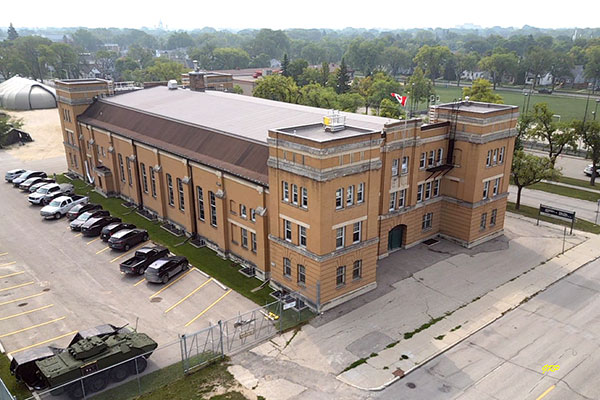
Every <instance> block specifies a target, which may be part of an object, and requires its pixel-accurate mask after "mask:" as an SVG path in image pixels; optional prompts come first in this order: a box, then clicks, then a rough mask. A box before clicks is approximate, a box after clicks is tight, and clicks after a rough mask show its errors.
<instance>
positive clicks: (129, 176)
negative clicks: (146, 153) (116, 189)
mask: <svg viewBox="0 0 600 400" xmlns="http://www.w3.org/2000/svg"><path fill="white" fill-rule="evenodd" d="M127 180H128V181H129V186H132V185H133V179H132V177H131V159H130V158H129V157H127Z"/></svg>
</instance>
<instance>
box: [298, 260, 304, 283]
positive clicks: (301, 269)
mask: <svg viewBox="0 0 600 400" xmlns="http://www.w3.org/2000/svg"><path fill="white" fill-rule="evenodd" d="M298 285H300V286H305V285H306V268H304V265H300V264H298Z"/></svg>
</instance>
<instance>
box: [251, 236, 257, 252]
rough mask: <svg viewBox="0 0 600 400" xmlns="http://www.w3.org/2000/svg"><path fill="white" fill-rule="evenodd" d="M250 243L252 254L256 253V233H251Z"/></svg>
mask: <svg viewBox="0 0 600 400" xmlns="http://www.w3.org/2000/svg"><path fill="white" fill-rule="evenodd" d="M250 242H251V243H250V244H251V245H252V252H253V253H256V233H254V232H250Z"/></svg>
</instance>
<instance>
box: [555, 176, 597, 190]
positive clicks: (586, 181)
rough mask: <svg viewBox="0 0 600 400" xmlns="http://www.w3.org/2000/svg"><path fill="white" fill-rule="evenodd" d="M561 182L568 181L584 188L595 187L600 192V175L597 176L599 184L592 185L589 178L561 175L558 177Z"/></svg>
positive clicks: (569, 183)
mask: <svg viewBox="0 0 600 400" xmlns="http://www.w3.org/2000/svg"><path fill="white" fill-rule="evenodd" d="M557 182H560V183H566V184H567V185H573V186H580V187H582V188H587V189H594V190H597V191H599V192H600V177H598V176H597V177H596V183H597V185H595V186H592V185H590V181H589V179H577V178H569V177H568V176H561V177H560V178H558V181H557Z"/></svg>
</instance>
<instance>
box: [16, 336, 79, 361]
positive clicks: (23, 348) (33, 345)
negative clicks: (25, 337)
mask: <svg viewBox="0 0 600 400" xmlns="http://www.w3.org/2000/svg"><path fill="white" fill-rule="evenodd" d="M76 333H77V331H73V332H69V333H65V334H64V335H60V336H57V337H53V338H52V339H48V340H44V341H43V342H39V343H36V344H32V345H30V346H26V347H21V348H20V349H17V350H13V351H11V352H10V353H9V354H10V355H12V354H15V353H18V352H20V351H23V350H28V349H31V348H32V347H37V346H41V345H43V344H46V343H50V342H53V341H55V340H58V339H62V338H64V337H67V336H70V335H74V334H76Z"/></svg>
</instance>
